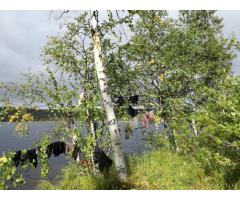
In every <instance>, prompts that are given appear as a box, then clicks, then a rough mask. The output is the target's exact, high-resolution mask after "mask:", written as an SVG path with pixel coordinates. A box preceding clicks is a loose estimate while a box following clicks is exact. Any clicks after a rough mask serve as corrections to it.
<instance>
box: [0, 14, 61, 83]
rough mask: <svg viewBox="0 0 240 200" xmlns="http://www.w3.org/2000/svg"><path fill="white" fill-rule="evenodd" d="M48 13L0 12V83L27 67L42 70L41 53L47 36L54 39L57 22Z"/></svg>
mask: <svg viewBox="0 0 240 200" xmlns="http://www.w3.org/2000/svg"><path fill="white" fill-rule="evenodd" d="M49 14H50V12H49V11H1V12H0V29H1V31H0V44H1V46H0V79H1V80H3V81H9V80H14V79H17V78H19V77H20V76H19V74H20V73H22V72H25V71H26V70H27V69H28V68H29V67H30V68H32V70H34V71H38V70H42V69H43V67H42V65H41V58H40V54H41V49H42V47H43V45H44V44H45V43H46V41H47V36H48V35H55V34H57V31H58V26H59V22H58V21H56V20H54V19H49Z"/></svg>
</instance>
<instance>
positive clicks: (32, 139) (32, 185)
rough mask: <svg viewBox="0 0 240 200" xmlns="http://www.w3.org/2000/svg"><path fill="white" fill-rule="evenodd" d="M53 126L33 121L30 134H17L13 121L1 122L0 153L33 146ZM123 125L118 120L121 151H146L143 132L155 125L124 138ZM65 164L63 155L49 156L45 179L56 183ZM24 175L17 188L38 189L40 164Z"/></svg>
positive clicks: (153, 127)
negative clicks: (47, 172) (22, 183)
mask: <svg viewBox="0 0 240 200" xmlns="http://www.w3.org/2000/svg"><path fill="white" fill-rule="evenodd" d="M54 126H55V123H54V122H50V121H49V122H46V121H44V122H33V123H32V124H31V125H30V134H29V135H27V136H19V135H17V134H16V132H15V131H14V128H15V124H14V123H12V124H8V123H7V122H6V123H2V124H1V125H0V155H2V153H3V152H9V151H18V150H21V149H30V148H34V147H35V146H34V144H35V143H36V142H38V141H39V140H40V139H41V137H42V136H43V134H44V132H46V131H50V130H52V129H53V128H54ZM125 126H126V123H124V122H119V127H120V130H121V142H122V147H123V152H124V153H125V154H134V153H141V152H144V151H146V147H145V144H146V140H144V137H145V136H144V132H145V131H147V132H150V131H152V130H153V129H155V125H153V124H152V125H150V127H149V128H148V130H145V129H142V128H138V129H136V130H134V132H133V135H132V136H130V137H129V139H125V131H124V128H125ZM139 126H140V124H139ZM160 128H161V127H160ZM67 164H68V159H67V158H66V156H65V155H60V156H59V157H54V156H51V158H50V159H49V166H50V170H49V174H48V177H47V179H48V180H49V181H51V182H52V183H57V181H58V180H59V179H60V175H59V174H60V172H61V169H62V168H63V167H64V166H66V165H67ZM24 177H25V180H26V183H25V184H24V185H22V186H20V187H19V188H18V189H38V184H39V181H40V180H41V176H40V166H39V165H38V167H37V168H32V169H27V170H25V172H24Z"/></svg>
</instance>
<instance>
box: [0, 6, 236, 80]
mask: <svg viewBox="0 0 240 200" xmlns="http://www.w3.org/2000/svg"><path fill="white" fill-rule="evenodd" d="M169 13H170V16H173V17H176V16H177V11H170V12H169ZM58 14H59V13H57V12H54V13H52V12H50V11H0V80H1V81H20V80H21V75H20V74H21V73H22V72H26V71H27V70H28V69H29V68H31V70H32V71H42V70H44V66H43V65H42V60H41V51H42V48H43V46H44V44H46V42H47V40H48V39H47V36H51V35H56V34H58V33H59V25H60V24H61V23H62V22H63V21H60V20H56V18H55V17H54V16H57V15H58ZM73 14H74V13H73ZM75 14H76V11H75ZM217 14H218V15H219V16H221V17H223V19H224V28H223V32H224V34H225V35H226V36H228V35H230V34H232V33H234V34H235V35H236V37H237V38H238V39H239V40H240V11H217ZM66 20H67V19H66ZM233 72H234V73H235V74H238V75H240V54H239V55H238V57H237V59H235V60H234V64H233Z"/></svg>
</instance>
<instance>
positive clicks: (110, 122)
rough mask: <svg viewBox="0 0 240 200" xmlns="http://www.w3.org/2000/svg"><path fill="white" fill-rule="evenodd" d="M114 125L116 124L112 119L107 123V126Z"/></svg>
mask: <svg viewBox="0 0 240 200" xmlns="http://www.w3.org/2000/svg"><path fill="white" fill-rule="evenodd" d="M114 124H116V119H112V120H110V121H108V125H114Z"/></svg>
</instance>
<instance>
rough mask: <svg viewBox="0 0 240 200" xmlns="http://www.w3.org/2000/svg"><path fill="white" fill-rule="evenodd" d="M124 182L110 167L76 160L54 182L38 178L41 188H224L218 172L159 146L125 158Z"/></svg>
mask: <svg viewBox="0 0 240 200" xmlns="http://www.w3.org/2000/svg"><path fill="white" fill-rule="evenodd" d="M127 168H128V177H129V181H128V183H124V184H123V183H121V182H120V181H119V180H118V179H117V176H116V173H115V171H114V167H112V169H111V170H110V172H109V173H105V174H101V173H95V174H93V172H92V171H91V170H90V169H86V168H83V167H81V166H79V165H77V164H71V165H69V166H68V167H67V168H66V169H64V170H63V175H62V180H61V181H60V182H59V184H58V185H52V184H51V183H49V182H47V181H42V183H41V184H40V188H41V189H62V190H111V189H148V190H175V189H179V190H181V189H183V190H185V189H186V190H192V189H198V190H199V189H224V186H223V183H222V177H221V176H214V177H210V176H207V175H206V174H205V173H204V169H203V168H201V165H200V164H199V163H198V162H196V161H194V160H193V159H189V158H186V157H183V156H180V155H178V154H174V153H171V152H170V151H168V150H164V149H160V150H157V151H151V152H147V153H145V154H141V155H135V156H130V157H128V158H127Z"/></svg>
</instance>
